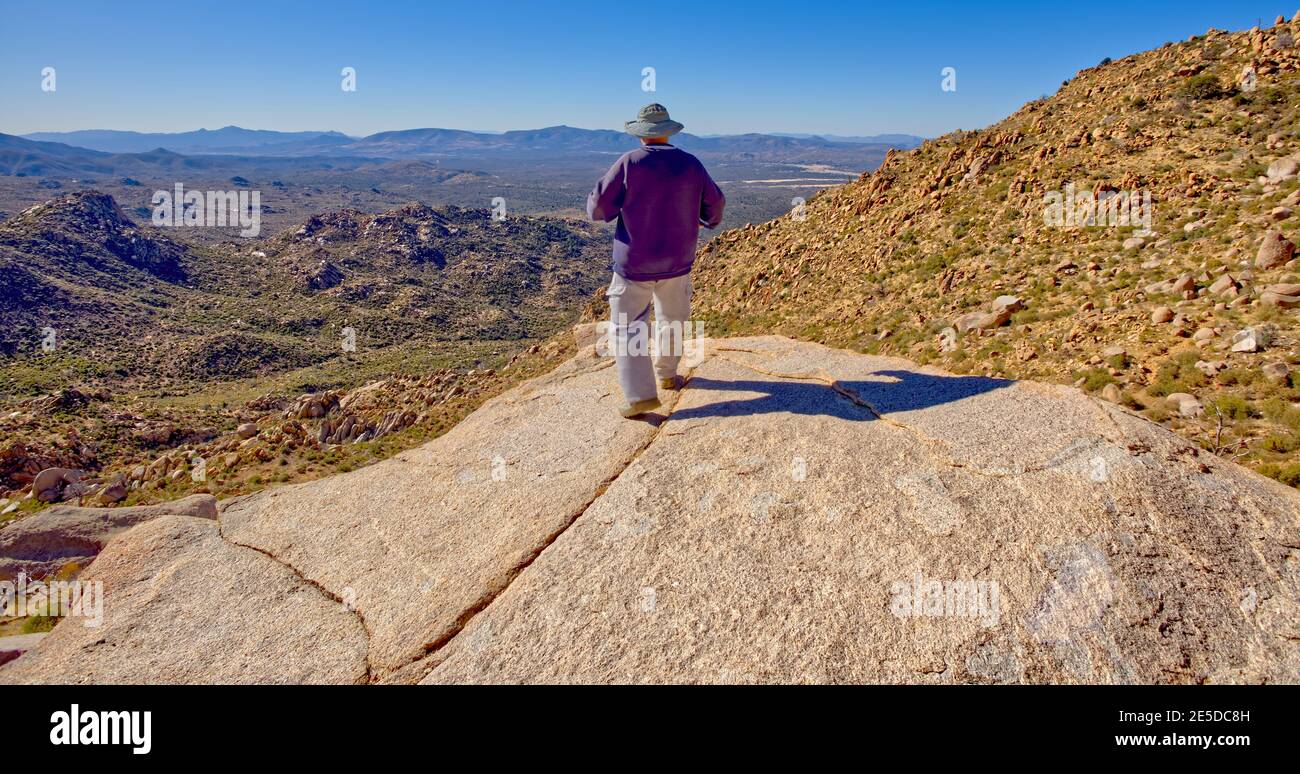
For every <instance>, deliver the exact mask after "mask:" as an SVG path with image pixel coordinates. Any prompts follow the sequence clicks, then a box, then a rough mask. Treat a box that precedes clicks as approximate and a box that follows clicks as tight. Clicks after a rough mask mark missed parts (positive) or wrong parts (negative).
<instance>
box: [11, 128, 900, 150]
mask: <svg viewBox="0 0 1300 774" xmlns="http://www.w3.org/2000/svg"><path fill="white" fill-rule="evenodd" d="M22 139H26V140H31V141H35V142H45V143H63V144H65V145H72V146H76V147H79V148H86V149H89V150H93V151H100V152H104V153H142V152H146V151H153V150H156V149H163V150H167V151H171V152H173V153H181V154H238V155H245V156H295V157H301V156H360V157H380V158H407V157H418V156H448V155H464V154H469V155H483V154H490V155H510V154H515V153H526V154H538V153H544V154H571V153H593V152H595V153H619V152H622V151H625V150H627V149H629V148H632V147H635V140H634V139H633V138H631V137H629V136H628V135H626V134H624V133H623V132H617V131H613V130H609V129H578V128H575V127H571V126H550V127H545V128H542V129H526V130H518V131H510V132H502V133H499V134H498V133H491V132H471V131H464V130H460V129H403V130H399V131H391V132H379V133H377V134H372V135H369V136H366V137H349V136H347V135H345V134H342V133H340V132H276V131H269V130H255V129H243V128H241V127H238V126H227V127H224V128H222V129H216V130H208V129H199V130H198V131H193V132H178V133H158V132H125V131H115V130H104V129H87V130H82V131H75V132H34V133H32V134H28V135H24V136H23V138H22ZM922 141H923V138H920V137H914V136H912V135H876V136H870V137H840V136H828V137H823V136H817V135H793V134H740V135H720V136H707V137H705V136H697V135H691V134H680V135H678V136H677V138H676V140H675V142H676V144H679V145H680V146H681V147H683V148H686V149H689V150H698V151H705V152H712V153H721V154H746V153H754V154H764V153H768V154H770V153H774V152H776V153H785V152H790V151H806V150H812V149H824V148H828V147H830V146H843V145H845V144H853V145H878V146H890V147H900V148H912V147H915V146H917V145H919V144H920V143H921V142H922Z"/></svg>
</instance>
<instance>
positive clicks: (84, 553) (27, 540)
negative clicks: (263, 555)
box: [0, 494, 217, 578]
mask: <svg viewBox="0 0 1300 774" xmlns="http://www.w3.org/2000/svg"><path fill="white" fill-rule="evenodd" d="M167 514H176V515H184V516H191V517H194V518H202V519H215V518H217V500H216V498H215V497H213V496H212V495H203V494H200V495H190V496H189V497H185V498H182V499H180V500H176V501H174V502H170V503H162V504H161V505H137V506H132V507H130V508H79V507H75V506H70V505H58V506H55V507H53V508H47V509H46V510H43V511H40V512H38V513H35V514H33V515H31V516H28V517H27V518H25V519H21V520H19V521H17V522H14V523H13V524H10V525H9V526H8V527H5V528H4V529H3V530H0V578H4V577H12V576H14V575H16V574H17V573H18V572H28V573H29V574H37V573H39V574H44V573H47V572H50V571H52V570H57V569H58V568H59V567H60V566H62V565H63V564H66V563H68V562H72V561H77V562H82V563H84V562H86V561H87V560H88V559H89V558H90V557H94V556H95V555H97V554H98V553H99V552H100V551H101V550H102V549H103V548H104V546H105V545H106V544H107V543H108V542H109V540H111V539H112V538H113V536H115V535H117V534H118V533H120V532H122V531H123V530H126V529H128V528H130V527H133V526H135V525H136V524H140V523H142V522H145V521H149V520H151V519H156V518H158V517H159V516H163V515H167Z"/></svg>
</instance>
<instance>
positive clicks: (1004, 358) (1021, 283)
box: [695, 14, 1300, 485]
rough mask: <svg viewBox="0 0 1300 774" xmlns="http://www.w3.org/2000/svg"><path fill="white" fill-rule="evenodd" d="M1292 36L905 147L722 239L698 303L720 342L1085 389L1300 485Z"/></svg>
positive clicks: (1110, 79) (1296, 22)
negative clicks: (775, 339) (812, 350)
mask: <svg viewBox="0 0 1300 774" xmlns="http://www.w3.org/2000/svg"><path fill="white" fill-rule="evenodd" d="M1297 35H1300V14H1297V17H1296V18H1295V19H1293V20H1292V21H1291V22H1282V23H1280V24H1277V25H1275V26H1273V27H1271V28H1268V29H1254V30H1249V31H1245V32H1235V33H1234V32H1225V31H1222V30H1210V31H1209V32H1208V33H1207V34H1205V35H1196V36H1193V37H1191V38H1190V39H1188V40H1186V41H1183V42H1179V43H1171V44H1167V45H1166V46H1163V47H1161V48H1159V49H1156V50H1154V51H1148V52H1142V53H1138V54H1133V55H1131V56H1127V57H1124V58H1121V59H1117V60H1115V61H1109V60H1107V61H1105V62H1103V63H1102V64H1100V65H1098V66H1096V67H1091V68H1087V69H1084V70H1081V71H1080V72H1079V73H1078V74H1077V75H1076V76H1075V77H1073V78H1071V79H1069V80H1068V81H1066V82H1065V84H1064V85H1063V86H1062V87H1061V89H1060V90H1059V91H1058V92H1057V93H1056V94H1054V95H1052V96H1050V97H1045V98H1043V99H1039V100H1034V101H1032V102H1029V103H1028V104H1026V105H1025V106H1023V107H1022V108H1021V109H1019V110H1018V111H1016V112H1015V113H1014V114H1012V115H1011V116H1009V117H1007V118H1006V119H1005V120H1003V121H1000V122H998V123H996V124H994V125H992V126H989V127H987V128H985V129H981V130H978V131H960V130H959V131H956V132H953V133H950V134H948V135H945V136H943V137H939V138H936V139H934V140H930V141H927V142H926V143H924V144H923V145H921V146H920V147H919V148H917V149H915V150H912V151H908V152H891V153H890V154H889V155H888V157H887V158H886V160H885V162H884V163H883V164H882V165H881V166H880V167H879V168H877V169H876V170H875V171H874V172H872V173H867V174H864V175H862V176H861V178H860V179H859V180H857V181H856V182H853V183H850V184H848V185H845V186H842V187H839V188H835V189H830V190H827V191H825V192H822V193H820V194H818V195H816V196H813V197H811V198H810V200H809V201H808V202H807V203H806V205H805V206H803V207H798V208H795V209H794V211H793V212H792V213H791V214H790V215H788V216H786V217H781V218H778V219H775V220H773V221H770V222H768V223H764V224H762V225H758V226H752V227H746V228H744V229H738V230H733V231H730V232H726V233H724V234H721V235H719V236H718V237H717V238H716V239H715V240H713V241H712V242H711V243H710V244H708V245H707V246H705V247H704V248H703V249H702V251H701V253H700V257H699V260H698V262H697V264H696V266H697V268H696V273H695V276H696V283H695V286H696V300H697V308H698V309H699V310H700V314H702V315H703V317H704V318H705V320H706V322H707V323H708V325H709V326H710V328H709V329H710V330H711V331H713V332H715V333H718V334H720V335H749V334H759V333H780V334H783V335H789V336H794V337H797V338H802V339H805V340H809V341H817V342H821V343H824V344H828V345H831V346H842V347H849V348H852V349H854V350H856V351H860V352H865V353H869V354H888V355H900V356H905V357H908V358H911V359H914V360H917V361H919V362H921V363H934V364H935V365H937V366H940V367H942V368H944V369H946V370H950V371H954V372H956V373H969V374H983V375H989V376H1002V377H1008V378H1020V379H1033V380H1040V381H1053V382H1061V383H1067V384H1077V385H1079V386H1083V387H1085V388H1086V389H1088V391H1090V392H1092V393H1094V394H1097V395H1099V396H1104V397H1105V398H1106V399H1108V400H1110V401H1112V402H1114V403H1117V404H1120V405H1124V406H1127V407H1129V408H1133V409H1136V410H1140V411H1142V412H1143V413H1144V415H1145V416H1147V417H1148V418H1150V419H1152V420H1154V421H1157V422H1161V423H1162V424H1164V425H1165V426H1167V427H1169V428H1170V429H1172V430H1174V431H1175V432H1178V433H1180V434H1182V435H1183V436H1184V437H1186V438H1188V439H1189V440H1192V441H1194V442H1195V443H1197V444H1199V445H1200V446H1201V447H1202V448H1204V449H1206V450H1207V451H1212V452H1215V453H1219V454H1222V455H1224V456H1225V457H1229V458H1233V459H1239V460H1240V461H1242V462H1243V463H1245V464H1247V465H1249V466H1251V467H1252V468H1254V469H1256V470H1259V471H1260V472H1263V473H1265V474H1266V475H1269V476H1272V477H1274V478H1278V479H1279V480H1282V481H1284V482H1286V483H1289V484H1293V485H1300V454H1298V453H1297V450H1300V407H1298V406H1297V404H1298V403H1300V354H1298V353H1297V345H1298V344H1300V325H1297V318H1296V315H1297V312H1296V309H1297V308H1300V266H1297V263H1296V260H1295V255H1294V244H1293V243H1294V241H1295V238H1296V236H1295V235H1296V232H1295V223H1296V218H1295V215H1296V210H1297V207H1300V178H1298V177H1297V171H1298V170H1300V133H1298V132H1297V129H1296V127H1297V126H1298V125H1300V48H1297V46H1296V45H1295V40H1296V37H1297ZM1067 197H1071V198H1072V199H1074V200H1075V201H1068V200H1067ZM1089 202H1091V204H1089V205H1088V207H1087V208H1085V207H1084V205H1085V204H1088V203H1089ZM1076 203H1077V204H1078V205H1079V206H1078V207H1077V208H1076V207H1074V206H1072V205H1074V204H1076ZM1119 205H1123V206H1119ZM1108 207H1109V208H1112V209H1110V210H1108V209H1107V208H1108ZM1112 213H1113V214H1112ZM1072 214H1073V215H1074V217H1072ZM1147 226H1149V228H1146V227H1147Z"/></svg>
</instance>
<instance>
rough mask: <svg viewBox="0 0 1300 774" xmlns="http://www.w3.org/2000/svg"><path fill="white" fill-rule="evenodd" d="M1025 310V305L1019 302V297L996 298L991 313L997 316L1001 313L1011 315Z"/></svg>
mask: <svg viewBox="0 0 1300 774" xmlns="http://www.w3.org/2000/svg"><path fill="white" fill-rule="evenodd" d="M1024 308H1025V303H1024V302H1023V301H1021V300H1020V297H1019V296H998V297H997V298H995V299H993V313H994V314H999V313H1001V312H1003V311H1006V312H1011V313H1012V314H1014V313H1016V312H1019V311H1020V310H1021V309H1024Z"/></svg>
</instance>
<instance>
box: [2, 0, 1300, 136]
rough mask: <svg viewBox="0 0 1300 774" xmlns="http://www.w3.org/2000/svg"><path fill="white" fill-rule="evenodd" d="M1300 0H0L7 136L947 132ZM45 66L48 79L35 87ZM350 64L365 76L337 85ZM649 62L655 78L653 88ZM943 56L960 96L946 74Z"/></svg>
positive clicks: (1280, 10) (998, 115) (1248, 23)
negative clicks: (636, 120)
mask: <svg viewBox="0 0 1300 774" xmlns="http://www.w3.org/2000/svg"><path fill="white" fill-rule="evenodd" d="M1291 5H1293V6H1296V5H1300V3H1297V2H1295V1H1294V0H1293V2H1292V3H1291ZM199 8H202V10H197V9H199ZM164 9H167V10H164ZM1294 11H1295V8H1294V7H1292V8H1289V9H1288V8H1287V7H1286V6H1284V5H1282V4H1280V3H1278V2H1276V1H1275V2H1259V1H1257V0H1219V1H1218V2H1205V1H1202V0H1178V1H1177V2H1173V1H1168V2H1167V1H1165V0H1143V1H1142V2H1135V3H1114V2H1096V3H1082V4H1080V3H1071V2H1064V1H1061V0H1056V1H1054V2H1040V3H1031V2H995V1H994V2H965V3H958V2H893V3H888V4H885V3H874V2H793V1H791V0H786V1H785V2H766V1H765V0H755V1H753V2H745V3H739V2H738V3H731V2H722V1H716V2H709V1H708V0H706V1H705V2H671V0H669V1H667V2H656V3H647V4H643V5H638V4H636V3H633V2H608V1H607V2H603V3H594V2H577V1H569V0H554V1H553V2H522V1H520V2H512V1H511V0H475V1H474V2H461V1H460V0H446V1H445V2H437V1H436V0H428V1H426V2H381V1H380V0H370V2H365V1H364V0H363V1H362V2H356V1H355V0H354V1H353V2H347V3H343V2H331V1H330V0H317V1H315V2H299V1H297V0H261V1H260V2H240V1H237V0H225V2H221V3H202V4H185V3H180V4H176V3H171V4H168V3H164V4H162V5H158V4H153V3H142V2H129V3H126V2H91V1H89V0H87V1H85V2H80V1H77V0H73V1H71V2H59V3H42V2H31V1H30V0H22V1H21V2H18V1H14V0H0V132H6V133H14V134H18V133H25V132H31V131H39V130H46V131H63V130H71V129H91V128H94V129H134V130H140V131H184V130H190V129H197V128H199V127H206V128H217V127H221V126H226V125H228V124H237V125H239V126H244V127H248V128H266V129H280V130H307V129H334V130H338V131H342V132H346V133H348V134H368V133H371V132H376V131H383V130H388V129H408V128H415V127H427V126H437V127H451V128H460V129H482V130H504V129H520V128H535V127H540V126H549V125H554V124H568V125H570V126H581V127H587V128H619V127H621V122H622V120H623V119H625V118H630V117H632V115H633V114H634V113H635V111H636V109H637V108H638V107H639V106H640V105H642V104H644V103H646V102H649V101H658V102H662V103H664V104H666V105H667V106H668V107H669V108H670V110H671V111H672V113H673V116H674V117H675V118H677V119H678V120H681V121H682V122H683V123H685V124H686V125H687V131H690V132H695V133H698V134H714V133H738V132H748V131H761V132H771V131H780V132H811V133H834V134H876V133H881V132H908V133H913V134H921V135H925V136H936V135H939V134H943V133H945V132H948V131H950V130H952V129H957V128H962V129H972V128H978V127H982V126H986V125H988V124H990V123H993V122H995V121H997V120H999V119H1001V118H1002V117H1004V116H1006V115H1007V114H1009V113H1011V112H1013V111H1015V110H1016V109H1017V108H1018V107H1019V106H1020V105H1021V104H1023V103H1024V102H1026V101H1028V100H1030V99H1034V98H1036V97H1038V96H1041V95H1043V94H1049V93H1052V92H1054V91H1055V90H1056V89H1057V88H1059V86H1060V84H1061V81H1062V80H1063V79H1065V78H1067V77H1070V76H1071V75H1073V74H1074V73H1075V72H1076V71H1077V70H1079V69H1080V68H1083V67H1088V66H1092V65H1095V64H1096V63H1097V62H1098V61H1099V60H1101V59H1102V58H1103V57H1106V56H1110V57H1114V58H1119V57H1122V56H1125V55H1127V54H1130V53H1134V52H1137V51H1141V50H1145V49H1148V48H1154V47H1157V46H1159V45H1161V44H1162V43H1164V42H1166V41H1170V40H1183V39H1186V38H1187V37H1188V36H1189V35H1193V34H1201V33H1204V32H1205V31H1206V29H1207V28H1209V27H1217V28H1220V29H1233V30H1236V29H1245V28H1248V27H1250V26H1252V25H1254V24H1255V23H1256V22H1257V20H1260V19H1262V20H1264V23H1265V24H1270V23H1271V20H1272V19H1273V18H1274V17H1275V16H1276V15H1277V14H1279V13H1283V14H1285V15H1286V16H1287V17H1288V18H1290V16H1291V14H1292V13H1294ZM47 66H48V67H54V68H55V70H56V73H57V90H56V91H54V92H44V91H42V90H41V88H40V86H41V70H42V68H44V67H47ZM345 66H350V67H354V68H356V71H357V90H356V91H355V92H351V93H349V92H344V91H343V90H342V89H340V87H339V84H340V81H341V76H340V71H341V70H342V69H343V68H344V67H345ZM647 66H649V67H654V68H656V73H657V77H656V81H657V83H656V86H657V90H656V91H655V93H653V94H646V93H644V92H642V90H641V70H642V68H643V67H647ZM944 67H953V68H955V69H956V71H957V90H956V91H955V92H944V91H943V90H941V89H940V81H941V70H942V69H943V68H944Z"/></svg>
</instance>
